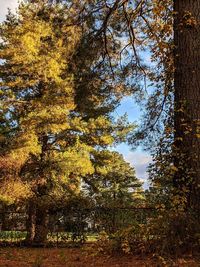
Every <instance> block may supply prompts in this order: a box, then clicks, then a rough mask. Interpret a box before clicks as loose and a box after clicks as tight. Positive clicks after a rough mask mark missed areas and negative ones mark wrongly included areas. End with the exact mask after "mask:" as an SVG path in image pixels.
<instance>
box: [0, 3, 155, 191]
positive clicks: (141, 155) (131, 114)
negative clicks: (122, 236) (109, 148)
mask: <svg viewBox="0 0 200 267" xmlns="http://www.w3.org/2000/svg"><path fill="white" fill-rule="evenodd" d="M17 5H18V0H0V21H3V20H4V19H5V15H6V13H7V9H8V8H10V9H11V10H12V11H14V10H15V9H16V7H17ZM147 60H149V59H147ZM125 112H126V113H127V114H128V118H129V121H130V122H136V123H137V124H139V123H140V117H141V112H140V108H139V107H138V106H137V104H136V103H134V100H133V98H131V97H127V98H125V99H124V100H123V101H122V102H121V105H120V106H119V107H118V108H117V110H116V111H115V115H116V117H118V116H121V115H123V114H124V113H125ZM116 150H117V151H119V152H120V153H122V154H123V156H124V158H125V160H126V161H128V162H129V163H130V164H131V165H132V166H133V167H134V168H135V170H136V175H137V177H138V178H140V179H141V180H143V181H144V187H145V188H146V187H147V173H146V168H147V166H148V164H149V163H150V161H151V157H150V155H149V154H148V153H146V152H144V151H142V148H141V147H139V148H137V149H136V150H134V151H132V150H131V148H130V147H129V146H128V145H126V144H121V145H119V146H118V147H117V148H116Z"/></svg>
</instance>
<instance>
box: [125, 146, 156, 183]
mask: <svg viewBox="0 0 200 267" xmlns="http://www.w3.org/2000/svg"><path fill="white" fill-rule="evenodd" d="M124 158H125V160H126V161H128V162H129V163H130V164H131V166H133V167H134V168H135V170H136V176H137V177H138V178H139V179H140V180H142V181H144V187H145V188H146V187H148V182H147V179H148V174H147V172H146V170H147V167H148V165H149V163H150V162H151V160H152V158H151V156H150V155H149V154H147V153H145V152H143V151H134V152H129V153H128V154H127V155H124Z"/></svg>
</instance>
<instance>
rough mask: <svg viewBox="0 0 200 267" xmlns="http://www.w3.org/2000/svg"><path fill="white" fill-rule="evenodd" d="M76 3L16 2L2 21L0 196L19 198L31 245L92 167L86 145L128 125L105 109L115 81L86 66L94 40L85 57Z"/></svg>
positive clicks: (118, 134) (112, 138)
mask: <svg viewBox="0 0 200 267" xmlns="http://www.w3.org/2000/svg"><path fill="white" fill-rule="evenodd" d="M75 11H76V8H75V9H74V10H73V9H72V10H70V13H68V16H66V14H65V12H66V10H65V9H63V6H62V5H60V4H53V5H52V4H50V5H49V4H48V1H34V2H33V3H22V4H21V5H20V7H19V9H18V14H17V15H16V16H13V15H12V14H8V16H7V20H6V21H5V22H4V23H3V24H2V25H1V39H2V41H1V50H0V58H1V62H2V63H1V66H0V73H1V91H0V97H1V121H2V123H1V148H2V149H1V160H0V167H1V170H2V172H1V177H2V182H1V196H2V199H6V200H7V201H8V202H14V201H16V200H18V201H19V200H22V201H25V200H26V202H27V203H28V215H29V218H28V221H27V231H28V235H27V240H28V241H29V242H32V241H33V242H34V243H36V244H37V245H40V244H44V243H45V241H46V238H47V232H48V210H49V209H50V207H51V206H52V205H55V203H56V200H57V199H59V200H60V199H62V198H63V199H64V198H67V197H70V196H71V195H74V194H78V193H79V192H80V177H82V176H86V175H91V174H92V173H93V172H94V166H93V162H92V160H91V153H93V152H94V151H95V149H97V148H98V149H100V148H105V147H107V146H108V145H111V144H113V142H117V141H121V140H124V138H125V137H126V135H127V133H128V132H129V131H130V129H131V128H132V126H131V125H129V124H127V123H126V122H125V121H122V120H119V121H118V122H117V123H115V122H114V120H113V119H112V117H111V116H110V115H109V112H110V111H112V110H113V108H114V106H115V104H116V103H117V101H118V99H120V97H119V95H121V93H119V92H117V90H113V91H112V89H114V88H117V87H118V83H114V84H112V85H111V84H110V86H109V87H106V86H105V83H103V82H102V77H103V76H104V75H103V74H102V73H101V72H100V73H99V74H98V71H99V70H98V71H96V72H94V71H93V69H92V66H93V64H94V62H95V61H96V62H97V61H98V60H99V58H98V57H97V56H98V49H99V47H98V46H97V47H96V49H97V50H96V52H95V53H93V57H91V58H90V59H89V60H87V56H88V55H91V54H90V53H88V52H87V53H86V54H85V51H88V50H91V48H90V46H88V47H85V50H83V46H84V45H85V43H84V40H85V38H86V37H85V35H84V34H83V33H84V31H83V29H82V28H81V27H80V26H79V25H75V24H74V22H73V21H72V20H73V18H74V16H73V12H75ZM86 48H87V49H88V50H86ZM80 58H81V59H82V60H85V61H86V63H85V64H83V63H82V61H80ZM86 67H87V68H86ZM107 75H108V73H107ZM103 80H104V79H103ZM118 82H119V81H118ZM108 83H110V81H109V82H108ZM83 89H84V90H86V92H87V93H86V95H84V91H83ZM116 92H117V93H116ZM106 105H107V106H108V108H105V107H106ZM100 110H101V112H99V111H100ZM5 185H8V186H7V187H8V189H9V190H6V192H5V190H3V188H5ZM10 188H11V189H10ZM6 189H7V188H6ZM13 189H15V190H13Z"/></svg>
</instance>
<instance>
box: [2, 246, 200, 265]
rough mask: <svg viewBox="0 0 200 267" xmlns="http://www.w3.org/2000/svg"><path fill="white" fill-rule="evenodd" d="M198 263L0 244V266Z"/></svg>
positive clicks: (195, 262)
mask: <svg viewBox="0 0 200 267" xmlns="http://www.w3.org/2000/svg"><path fill="white" fill-rule="evenodd" d="M92 266H94V267H146V266H148V267H162V266H174V267H175V266H176V267H198V266H200V261H199V260H198V259H196V260H194V259H191V258H187V259H178V260H176V261H175V262H174V263H168V264H165V262H164V260H162V259H160V260H158V259H157V260H155V259H151V258H150V257H143V258H141V257H137V256H120V255H116V256H113V257H111V256H107V255H98V254H96V253H95V252H94V250H91V248H90V247H88V246H85V247H83V248H81V249H80V248H44V249H36V248H34V249H33V248H0V267H92Z"/></svg>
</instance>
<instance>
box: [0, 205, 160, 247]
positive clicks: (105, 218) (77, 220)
mask: <svg viewBox="0 0 200 267" xmlns="http://www.w3.org/2000/svg"><path fill="white" fill-rule="evenodd" d="M155 215H156V211H155V209H153V208H143V207H142V208H131V207H128V208H126V207H124V208H119V207H115V208H108V207H95V208H88V209H87V208H77V207H71V208H68V209H60V210H57V211H53V212H51V211H50V212H49V213H48V241H49V242H50V243H55V244H57V245H58V244H66V243H70V242H73V243H75V242H79V243H84V242H86V241H87V242H94V241H95V240H97V238H98V235H99V233H101V232H102V231H105V232H106V233H108V234H114V233H116V232H117V231H119V230H121V229H125V228H127V227H130V226H134V225H138V224H146V223H147V221H148V220H149V219H150V218H152V217H154V216H155ZM26 220H27V214H26V212H25V211H21V212H18V211H14V210H12V211H9V210H8V211H2V212H0V242H1V243H5V242H10V243H15V242H22V241H23V240H25V238H26Z"/></svg>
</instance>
